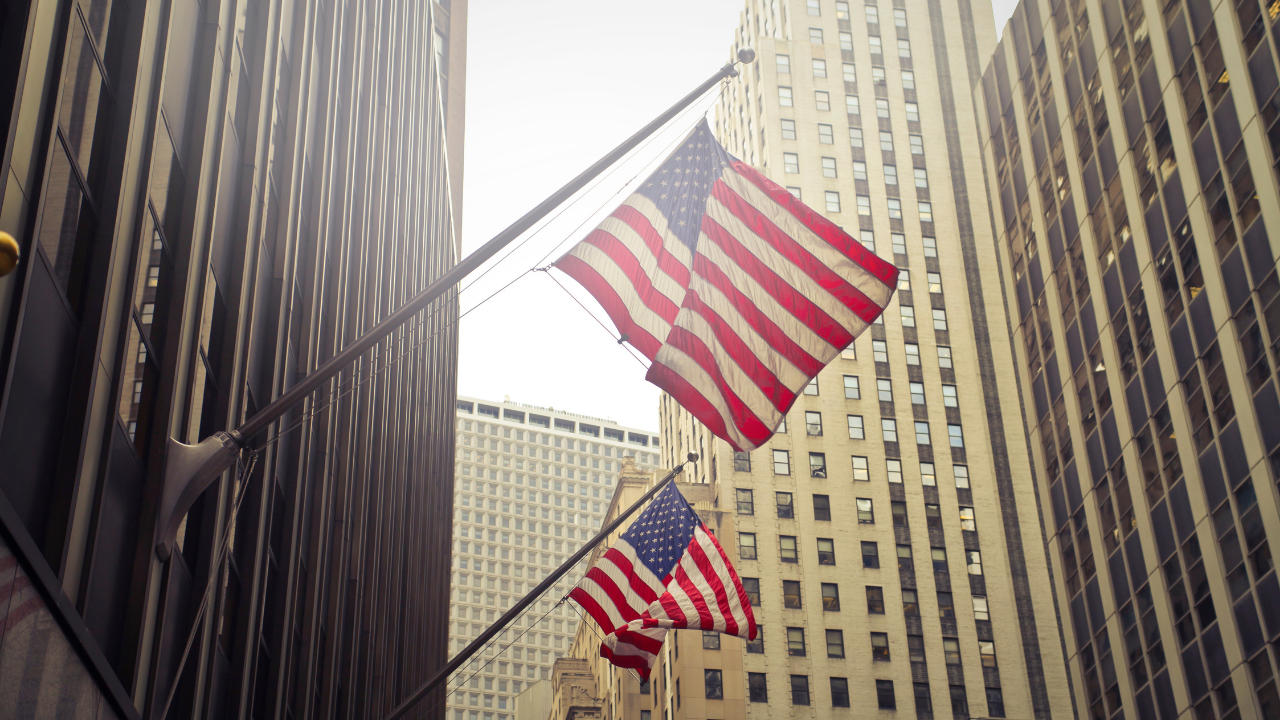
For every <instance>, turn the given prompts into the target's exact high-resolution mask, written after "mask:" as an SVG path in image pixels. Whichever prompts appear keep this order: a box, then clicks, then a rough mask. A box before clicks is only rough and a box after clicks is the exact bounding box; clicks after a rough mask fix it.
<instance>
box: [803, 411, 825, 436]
mask: <svg viewBox="0 0 1280 720" xmlns="http://www.w3.org/2000/svg"><path fill="white" fill-rule="evenodd" d="M804 426H805V433H806V434H808V435H815V436H820V435H822V413H820V412H814V411H812V410H806V411H805V413H804Z"/></svg>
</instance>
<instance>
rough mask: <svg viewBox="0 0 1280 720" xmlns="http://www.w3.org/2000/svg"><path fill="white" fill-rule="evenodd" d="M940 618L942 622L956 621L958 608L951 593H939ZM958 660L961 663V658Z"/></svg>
mask: <svg viewBox="0 0 1280 720" xmlns="http://www.w3.org/2000/svg"><path fill="white" fill-rule="evenodd" d="M938 617H939V618H941V619H942V620H955V619H956V608H955V605H954V604H953V603H952V601H951V593H949V592H940V593H938ZM957 652H958V650H957ZM956 660H957V662H958V661H959V656H957V658H956Z"/></svg>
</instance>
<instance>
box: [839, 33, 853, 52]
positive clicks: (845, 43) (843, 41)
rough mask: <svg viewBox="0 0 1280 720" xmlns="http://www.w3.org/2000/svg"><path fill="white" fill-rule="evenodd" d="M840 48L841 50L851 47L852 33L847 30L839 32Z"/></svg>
mask: <svg viewBox="0 0 1280 720" xmlns="http://www.w3.org/2000/svg"><path fill="white" fill-rule="evenodd" d="M840 49H841V50H852V49H853V33H847V32H842V33H840Z"/></svg>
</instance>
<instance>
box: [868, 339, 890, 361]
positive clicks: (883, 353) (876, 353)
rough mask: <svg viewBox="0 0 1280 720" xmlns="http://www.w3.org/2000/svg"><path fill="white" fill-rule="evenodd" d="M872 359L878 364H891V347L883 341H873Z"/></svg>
mask: <svg viewBox="0 0 1280 720" xmlns="http://www.w3.org/2000/svg"><path fill="white" fill-rule="evenodd" d="M871 359H872V360H875V361H876V362H889V346H888V345H886V344H885V342H884V341H883V340H872V341H871Z"/></svg>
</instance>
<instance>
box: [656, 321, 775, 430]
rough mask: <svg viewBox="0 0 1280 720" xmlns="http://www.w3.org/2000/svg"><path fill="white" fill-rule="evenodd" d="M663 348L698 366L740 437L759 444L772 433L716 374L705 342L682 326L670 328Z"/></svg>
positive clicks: (715, 367) (722, 378)
mask: <svg viewBox="0 0 1280 720" xmlns="http://www.w3.org/2000/svg"><path fill="white" fill-rule="evenodd" d="M667 345H668V346H670V347H673V348H675V349H677V350H680V351H682V352H684V354H686V355H688V356H689V357H690V358H691V359H692V360H693V361H694V362H695V363H697V364H698V367H700V368H702V370H703V371H704V372H706V373H707V375H709V376H711V381H712V382H713V383H715V386H716V388H717V389H719V390H720V395H721V397H722V398H723V399H724V403H725V405H727V406H728V408H729V415H730V417H731V418H732V419H733V424H734V426H735V427H737V428H738V430H739V431H740V432H741V433H742V434H743V435H745V436H747V439H748V440H750V441H751V442H753V443H756V444H760V443H763V442H764V441H765V440H768V439H769V436H770V435H772V434H773V429H772V428H770V427H768V426H767V425H765V424H764V422H763V421H761V420H760V418H759V417H757V416H756V414H755V413H754V412H752V411H751V409H750V408H748V407H747V404H746V403H744V402H742V399H741V398H740V397H738V395H737V393H735V392H734V391H733V389H732V388H730V387H729V383H728V382H727V381H726V380H725V378H724V373H722V372H720V367H719V365H717V364H716V358H715V355H714V354H712V352H711V349H710V348H708V347H707V345H706V343H704V342H703V341H702V338H700V337H698V336H697V335H694V334H693V333H691V332H689V331H688V330H685V329H684V328H682V327H673V328H671V334H670V335H668V336H667Z"/></svg>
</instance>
